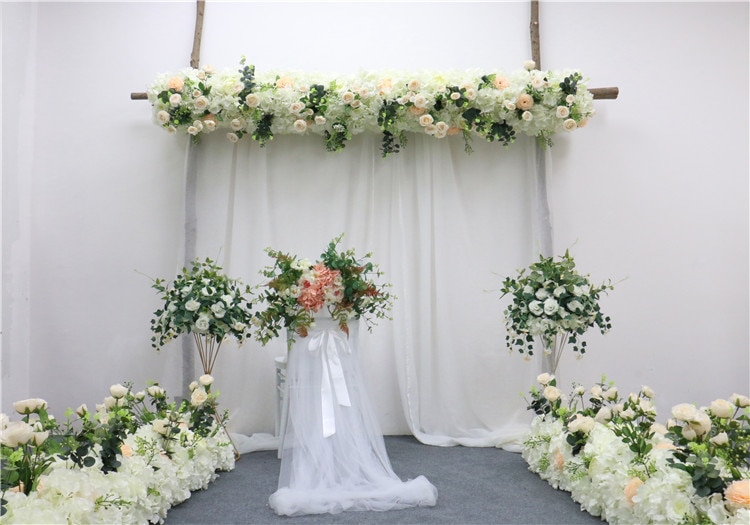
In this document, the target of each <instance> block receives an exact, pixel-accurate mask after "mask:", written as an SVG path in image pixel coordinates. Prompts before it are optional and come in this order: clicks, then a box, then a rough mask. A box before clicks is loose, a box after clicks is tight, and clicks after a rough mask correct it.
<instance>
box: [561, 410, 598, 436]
mask: <svg viewBox="0 0 750 525" xmlns="http://www.w3.org/2000/svg"><path fill="white" fill-rule="evenodd" d="M595 423H596V422H595V421H594V419H593V418H591V417H589V416H584V415H581V414H576V415H575V417H574V418H573V419H572V420H571V421H569V422H568V429H569V430H570V431H571V432H583V433H584V434H588V433H589V432H591V429H592V428H594V424H595Z"/></svg>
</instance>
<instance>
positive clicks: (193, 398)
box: [190, 388, 208, 407]
mask: <svg viewBox="0 0 750 525" xmlns="http://www.w3.org/2000/svg"><path fill="white" fill-rule="evenodd" d="M206 399H208V393H206V391H205V390H204V389H203V388H196V389H195V390H193V393H192V394H190V404H191V405H193V406H195V407H197V406H201V405H202V404H203V403H205V402H206Z"/></svg>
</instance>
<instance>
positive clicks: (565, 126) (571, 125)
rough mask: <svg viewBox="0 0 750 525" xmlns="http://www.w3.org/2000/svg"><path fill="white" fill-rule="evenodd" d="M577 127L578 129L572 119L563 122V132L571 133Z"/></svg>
mask: <svg viewBox="0 0 750 525" xmlns="http://www.w3.org/2000/svg"><path fill="white" fill-rule="evenodd" d="M577 127H578V124H577V123H576V121H575V120H573V119H572V118H569V119H566V120H565V121H563V129H564V130H565V131H573V130H574V129H576V128H577Z"/></svg>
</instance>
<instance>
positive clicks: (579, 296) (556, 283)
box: [501, 251, 613, 362]
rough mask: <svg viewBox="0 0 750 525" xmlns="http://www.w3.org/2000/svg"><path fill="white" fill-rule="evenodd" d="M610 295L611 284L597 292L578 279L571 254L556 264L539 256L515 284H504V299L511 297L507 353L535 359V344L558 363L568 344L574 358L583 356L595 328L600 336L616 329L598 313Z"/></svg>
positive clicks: (511, 280) (585, 279)
mask: <svg viewBox="0 0 750 525" xmlns="http://www.w3.org/2000/svg"><path fill="white" fill-rule="evenodd" d="M611 289H613V286H612V285H611V284H610V282H609V281H607V282H605V283H602V284H601V285H599V286H596V285H593V284H592V283H591V281H590V280H589V277H588V276H584V275H581V274H579V273H578V271H577V270H576V267H575V261H574V260H573V257H572V256H571V255H570V253H569V252H568V251H566V252H565V255H563V256H562V257H559V258H558V259H557V260H555V258H553V257H544V256H540V257H539V261H537V262H535V263H533V264H531V265H530V266H529V267H528V268H524V269H522V270H520V271H519V272H518V276H517V277H516V278H511V277H506V278H505V280H504V282H503V287H502V296H501V298H502V297H505V296H506V295H510V296H511V303H510V304H509V305H508V307H507V308H506V310H505V312H504V315H505V326H506V329H507V332H506V336H505V340H506V343H507V346H508V349H509V350H511V351H513V350H514V349H516V350H518V352H520V353H521V354H525V355H527V356H532V355H533V354H534V341H535V339H539V340H540V341H541V343H542V346H543V347H544V348H545V352H554V353H556V362H557V360H559V357H560V352H561V351H562V348H563V346H564V345H565V344H568V343H569V344H570V345H571V346H572V347H573V351H574V352H578V353H579V354H584V353H585V352H586V341H582V340H581V339H580V338H581V336H582V335H583V334H584V333H585V332H586V331H587V330H588V329H589V328H590V327H593V326H596V327H597V328H599V330H600V331H601V333H606V332H607V331H609V329H610V328H611V327H612V324H611V322H610V318H609V316H605V315H604V314H602V312H601V309H600V307H599V299H600V297H601V294H602V293H605V292H606V291H607V290H611Z"/></svg>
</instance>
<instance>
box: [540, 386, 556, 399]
mask: <svg viewBox="0 0 750 525" xmlns="http://www.w3.org/2000/svg"><path fill="white" fill-rule="evenodd" d="M542 395H544V398H545V399H546V400H547V401H551V402H553V403H554V402H555V401H557V400H558V399H560V390H559V389H558V388H557V387H555V386H546V387H545V388H544V390H543V391H542Z"/></svg>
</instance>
